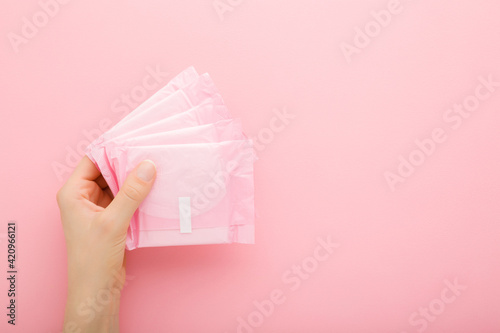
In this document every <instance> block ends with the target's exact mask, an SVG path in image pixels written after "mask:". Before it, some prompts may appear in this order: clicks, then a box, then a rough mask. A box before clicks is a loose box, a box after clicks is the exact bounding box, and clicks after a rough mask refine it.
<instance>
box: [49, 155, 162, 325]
mask: <svg viewBox="0 0 500 333" xmlns="http://www.w3.org/2000/svg"><path fill="white" fill-rule="evenodd" d="M155 178H156V168H155V165H154V163H153V162H151V161H143V162H142V163H140V164H139V165H138V166H137V167H136V168H135V169H134V170H132V171H131V172H130V174H129V175H128V177H127V179H126V180H125V182H124V184H123V186H122V187H121V188H120V191H119V192H118V194H117V195H116V197H115V198H114V199H113V195H112V193H111V191H110V189H109V188H108V187H107V184H106V181H105V180H104V178H103V177H102V175H101V173H100V171H99V170H98V169H97V168H96V166H95V165H94V163H92V161H91V160H90V159H89V158H88V157H87V156H85V157H83V159H82V160H81V161H80V163H79V164H78V166H77V167H76V168H75V170H74V171H73V174H72V175H71V176H70V177H69V179H68V180H67V182H66V183H65V184H64V186H63V187H62V188H61V189H60V190H59V192H58V193H57V203H58V205H59V209H60V212H61V220H62V224H63V229H64V236H65V238H66V249H67V256H68V297H67V302H66V311H65V324H64V329H65V332H67V331H70V330H71V329H74V328H71V327H77V328H78V329H80V330H78V332H97V331H99V332H118V312H119V302H120V295H121V289H122V287H123V284H124V282H125V240H126V236H127V229H128V226H129V223H130V219H131V218H132V216H133V214H134V212H135V211H136V209H137V207H139V205H140V204H141V202H142V201H143V200H144V199H145V198H146V196H147V195H148V194H149V192H150V190H151V187H152V186H153V183H154V180H155ZM103 291H108V294H110V295H113V299H112V300H110V301H109V302H101V303H106V304H98V302H97V303H96V300H97V297H98V293H100V292H101V293H102V292H103ZM109 292H112V293H109ZM91 309H93V310H91Z"/></svg>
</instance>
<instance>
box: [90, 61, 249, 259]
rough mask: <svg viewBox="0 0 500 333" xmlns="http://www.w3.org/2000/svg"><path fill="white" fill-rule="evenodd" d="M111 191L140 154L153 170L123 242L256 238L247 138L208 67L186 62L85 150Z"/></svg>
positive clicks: (181, 242)
mask: <svg viewBox="0 0 500 333" xmlns="http://www.w3.org/2000/svg"><path fill="white" fill-rule="evenodd" d="M86 154H87V156H88V157H89V158H90V159H91V160H92V161H93V162H94V163H95V165H96V166H97V167H98V168H99V170H100V171H101V173H102V175H103V177H104V179H105V180H106V182H107V184H108V186H109V188H110V189H111V192H112V193H113V194H114V195H116V194H117V193H118V191H119V189H120V186H121V185H122V184H123V183H124V181H125V178H126V177H127V175H128V173H129V172H130V171H132V170H133V169H134V168H135V167H136V166H137V165H138V164H139V163H140V162H141V161H143V160H146V159H149V160H152V161H153V162H154V163H155V165H156V169H157V176H156V181H155V183H154V185H153V188H152V190H151V192H150V194H149V195H148V197H147V198H146V199H145V200H144V202H143V203H142V204H141V205H140V206H139V208H138V209H137V211H136V212H135V214H134V216H133V217H132V220H131V222H130V227H129V229H128V232H127V241H126V248H127V249H128V250H133V249H135V248H139V247H153V246H171V245H195V244H221V243H247V244H253V243H254V233H255V231H254V188H253V163H254V161H255V159H256V156H255V154H254V149H253V143H252V140H250V139H249V138H248V137H247V136H246V135H245V134H244V133H243V130H242V126H241V122H240V120H239V119H233V118H232V117H231V115H230V113H229V111H228V109H227V107H226V106H225V105H224V101H223V99H222V96H221V95H220V94H219V92H218V90H217V88H216V87H215V85H214V83H213V81H212V79H211V78H210V76H209V75H208V74H202V75H198V73H197V72H196V70H195V69H194V68H193V67H189V68H187V69H186V70H184V71H183V72H181V73H180V74H179V75H177V76H176V77H174V78H173V79H172V80H171V81H170V82H169V83H168V84H167V85H165V86H164V87H163V88H161V89H160V90H159V91H158V92H156V93H155V94H154V95H153V96H151V97H150V98H149V99H148V100H146V101H145V102H144V103H142V104H141V105H140V106H138V107H137V108H136V109H135V110H133V111H132V112H131V113H129V114H128V115H127V116H126V117H124V118H123V119H122V120H121V121H120V122H118V123H117V124H116V125H115V126H114V127H113V128H111V129H110V130H109V131H107V132H106V133H104V134H103V135H101V136H100V137H99V138H97V139H96V140H95V141H94V142H92V143H91V144H90V145H89V147H88V148H87V151H86Z"/></svg>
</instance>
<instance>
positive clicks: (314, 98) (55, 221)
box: [0, 0, 500, 333]
mask: <svg viewBox="0 0 500 333" xmlns="http://www.w3.org/2000/svg"><path fill="white" fill-rule="evenodd" d="M224 3H227V2H226V1H224ZM387 4H388V1H379V0H376V1H342V2H337V1H312V2H311V1H279V0H276V1H265V2H264V1H263V2H255V1H254V2H252V1H244V2H241V4H240V5H237V6H236V7H234V8H233V10H232V11H227V12H225V13H224V14H223V18H224V20H223V21H221V20H220V19H219V16H218V15H217V12H216V10H215V9H214V7H213V1H201V0H193V1H177V2H174V1H170V2H165V1H150V2H145V1H138V0H131V1H126V2H116V1H112V2H102V1H101V2H98V1H93V0H90V1H71V2H69V3H68V4H66V5H61V6H60V9H59V12H58V13H57V14H56V15H55V16H54V17H52V18H50V20H49V22H48V24H47V25H46V26H44V27H42V28H40V29H39V31H38V33H37V34H36V35H35V36H34V37H33V38H30V39H29V41H28V42H27V43H26V44H23V45H20V47H19V52H18V53H15V52H14V51H13V49H12V47H11V44H10V42H9V40H8V38H6V37H5V38H4V39H3V44H2V48H3V49H2V52H1V55H0V57H1V58H0V70H1V73H2V75H1V76H0V88H1V92H2V93H1V94H2V95H1V96H2V99H1V102H0V103H1V106H2V107H1V112H2V121H1V122H0V133H1V135H2V137H1V138H2V140H0V145H1V147H0V154H1V155H0V156H1V160H2V166H1V171H2V172H1V177H2V178H1V181H2V183H3V184H4V186H5V188H4V190H3V191H1V194H0V201H1V202H2V206H1V207H2V209H1V210H0V212H1V218H0V228H1V229H0V233H2V232H4V231H5V230H6V223H7V221H8V220H9V219H12V220H16V221H17V222H18V225H19V229H18V230H19V235H18V236H19V239H18V245H19V247H18V251H19V252H18V254H19V256H18V263H19V284H18V288H19V294H18V322H17V325H16V327H12V326H11V325H8V324H7V323H6V318H5V317H6V316H5V315H4V316H3V317H4V319H3V320H2V321H1V322H0V331H2V332H60V330H61V325H62V318H63V312H64V302H65V297H66V255H65V244H64V236H63V232H62V229H61V223H60V218H59V212H58V208H57V204H56V201H55V193H56V191H57V190H58V188H59V187H60V186H61V185H62V184H63V180H64V179H65V178H67V176H68V173H67V172H64V170H62V169H61V171H60V172H59V173H60V177H58V176H57V175H56V173H55V172H54V170H53V166H54V163H60V164H61V165H64V166H66V167H67V168H68V169H71V168H72V167H73V164H74V163H75V161H76V159H77V158H76V157H75V155H76V156H81V155H82V154H83V149H84V148H85V146H86V145H87V144H88V141H90V140H91V139H92V138H95V137H96V136H97V135H98V134H99V132H102V131H103V129H105V128H109V127H110V126H111V125H112V124H114V123H116V122H118V121H119V119H121V118H122V117H123V116H125V115H126V114H128V112H130V111H131V110H132V109H133V108H134V107H135V106H137V105H138V104H139V102H141V101H142V100H144V99H145V98H146V97H147V96H150V95H151V94H153V93H154V91H156V89H158V88H160V87H161V86H162V85H163V84H165V83H166V82H168V80H170V79H171V78H172V77H173V76H174V75H175V74H176V73H179V72H180V71H181V70H183V69H184V68H186V67H187V66H189V65H194V66H195V68H196V69H197V71H198V72H199V73H204V72H208V73H210V75H211V77H212V78H213V79H214V81H215V82H217V88H218V89H219V91H220V93H221V95H222V96H224V102H225V104H226V105H227V106H228V108H229V110H230V111H231V113H232V115H233V116H234V117H238V118H242V124H243V127H244V130H245V133H248V134H250V135H252V136H257V138H259V137H260V139H258V141H259V142H258V143H259V147H260V148H259V150H258V155H259V160H258V161H257V162H256V164H255V176H256V177H255V178H256V179H255V199H256V210H257V219H256V221H255V223H256V239H255V240H256V244H255V245H251V246H247V245H227V246H226V245H201V246H190V247H182V246H180V247H168V248H148V249H138V250H136V251H132V252H130V253H128V257H127V273H128V274H129V277H130V278H129V280H128V282H127V285H126V286H125V287H124V291H123V296H122V304H121V318H120V326H121V327H120V328H121V331H122V332H165V331H168V332H237V328H238V325H239V320H240V319H239V318H241V320H244V321H245V322H246V323H248V318H249V316H250V318H254V317H255V318H257V319H258V318H260V317H258V315H255V313H257V312H256V311H258V310H257V308H258V306H256V305H255V303H254V301H257V302H258V303H259V304H262V302H263V301H265V300H269V299H270V295H271V293H272V292H273V291H276V290H281V291H282V292H283V297H282V298H281V299H283V298H284V301H283V302H282V303H281V304H278V305H276V306H275V307H274V309H273V311H272V313H271V314H270V315H269V316H264V315H261V316H262V318H263V319H262V323H259V324H260V325H257V326H258V327H255V328H253V330H254V331H255V332H320V333H322V332H396V333H400V332H407V333H411V332H417V328H418V327H420V326H412V325H411V324H410V322H409V318H410V316H412V314H413V313H415V312H418V311H419V308H421V307H422V308H423V307H429V304H434V305H435V306H439V304H440V303H439V302H438V301H437V300H438V299H440V297H441V295H442V291H443V290H444V288H446V287H447V284H446V282H445V281H446V280H448V281H454V279H455V278H456V279H458V281H459V283H460V284H462V285H465V286H466V287H467V289H465V290H464V291H463V292H461V294H460V295H459V296H457V297H456V299H455V300H454V301H453V302H451V303H449V304H448V303H446V305H445V307H444V309H443V311H442V312H440V313H439V315H437V316H435V319H434V321H432V322H428V326H427V327H426V330H425V332H430V333H432V332H458V333H469V332H481V333H483V332H484V333H490V332H498V331H499V330H500V317H499V316H498V300H499V298H500V288H499V287H498V281H499V279H500V267H499V265H498V258H499V256H500V242H499V241H498V235H499V234H500V224H499V223H498V221H499V217H500V206H499V204H498V200H499V197H500V173H499V170H500V157H499V155H498V147H499V144H500V135H499V131H498V124H499V121H500V113H499V112H498V111H499V109H500V90H499V89H497V90H496V91H495V92H494V93H492V94H491V97H489V98H488V99H486V100H484V101H481V103H480V106H479V107H478V109H477V110H476V111H474V112H473V113H471V114H470V116H469V117H468V118H463V123H462V125H461V126H460V127H459V128H457V129H456V130H454V129H452V128H451V127H450V124H449V123H446V122H444V120H443V114H444V113H445V112H446V111H447V109H449V108H452V107H453V104H454V103H461V102H462V101H464V99H465V98H466V97H467V96H469V95H471V94H474V90H475V89H476V87H477V85H478V84H479V80H478V77H479V76H483V77H487V76H488V75H489V74H491V75H492V76H493V77H494V78H495V79H496V80H497V81H500V70H499V69H498V59H499V58H500V44H499V43H498V42H497V41H498V36H499V35H500V20H498V13H499V11H500V3H499V2H495V1H486V0H480V1H474V2H472V1H465V0H460V1H451V0H446V1H439V2H428V1H401V6H402V9H403V10H402V12H401V13H400V14H397V15H394V16H393V17H392V20H391V22H390V24H389V25H388V26H387V27H384V28H383V29H381V31H380V32H379V33H378V34H377V36H375V37H373V38H371V39H370V40H371V41H370V43H369V45H368V46H366V47H365V48H363V49H361V50H360V52H359V53H356V54H354V55H353V56H352V61H351V62H350V63H347V61H346V59H345V57H344V56H343V54H342V52H341V50H340V44H341V43H342V42H349V43H352V41H353V39H354V36H355V30H354V28H355V27H361V28H363V27H364V26H365V24H366V23H367V22H370V21H371V20H372V19H373V17H372V16H371V14H370V12H371V11H380V10H382V9H384V8H387ZM5 5H6V6H5V7H6V8H8V10H4V11H2V13H1V14H0V15H1V20H0V31H1V32H2V33H3V36H7V34H8V33H9V32H14V33H17V34H19V33H20V31H21V26H22V24H23V17H27V18H30V19H31V17H32V16H33V14H34V13H36V12H37V11H39V10H40V5H39V4H38V1H35V0H28V1H23V2H10V3H8V4H7V3H5ZM156 67H158V68H156ZM155 71H156V75H153V74H154V73H155ZM158 72H168V74H162V73H158ZM151 73H153V74H151ZM148 75H149V79H147V82H148V83H149V84H150V85H153V83H157V84H156V88H155V89H147V90H146V94H145V95H147V96H144V99H141V98H139V97H142V95H141V92H142V90H141V89H139V88H137V87H139V86H143V84H144V80H145V78H147V77H148ZM132 95H133V96H135V97H137V98H136V99H134V98H132V97H131V96H132ZM126 96H128V102H124V100H125V99H124V98H126ZM284 110H287V112H288V113H290V114H293V115H295V118H293V117H292V116H289V117H288V118H287V117H286V116H284V114H286V113H285V111H284ZM277 113H279V114H280V117H278V116H277ZM292 118H293V119H292ZM273 119H274V120H273ZM271 127H273V128H275V129H278V128H279V130H278V131H274V132H273V134H272V136H269V129H270V128H271ZM437 127H438V128H442V129H443V130H444V131H445V134H446V135H447V140H446V141H445V142H444V143H442V144H439V145H437V146H436V149H435V151H434V153H433V154H432V156H429V157H428V158H427V159H426V160H425V162H424V163H423V164H422V165H421V166H419V167H418V168H416V171H415V172H414V174H413V175H411V176H410V177H408V179H407V180H406V181H405V182H404V183H402V184H398V186H397V187H396V190H395V191H394V192H392V191H391V190H390V188H389V187H388V185H387V183H386V181H385V179H384V173H385V172H386V171H392V172H394V171H395V170H396V168H397V165H398V156H399V155H402V156H404V157H406V158H407V157H408V156H409V154H410V153H411V152H412V151H413V150H414V149H415V148H416V145H415V143H414V141H415V140H417V139H418V140H423V139H425V138H429V137H430V136H431V134H432V130H433V129H434V128H437ZM266 128H267V129H268V130H265V129H266ZM266 135H268V136H266ZM270 138H272V139H270ZM265 142H267V143H265ZM59 178H62V180H60V179H59ZM328 235H330V236H331V238H332V240H334V241H336V242H338V243H339V244H340V246H339V247H338V248H336V249H335V250H334V251H333V253H332V254H331V255H330V256H329V257H328V259H327V260H325V261H321V262H318V265H317V267H315V269H312V268H311V267H313V266H308V267H309V269H310V270H311V272H310V273H307V278H304V279H302V278H299V280H293V281H295V282H290V279H291V278H292V277H297V275H296V274H294V273H293V266H294V265H302V264H303V263H306V266H307V265H310V264H311V263H312V262H313V261H312V259H310V258H313V257H314V252H315V249H316V248H317V246H318V244H320V243H319V242H318V240H317V237H320V238H322V239H323V238H325V237H326V236H328ZM2 236H3V235H2V234H0V241H1V244H0V249H2V250H0V255H2V256H4V258H5V256H6V250H5V246H4V245H5V238H4V237H2ZM322 254H323V255H324V254H325V252H322ZM6 264H7V262H6V259H4V260H3V262H2V264H1V265H0V266H1V270H2V271H3V272H5V271H6V270H7V267H6ZM313 268H314V267H313ZM297 281H300V282H297ZM292 287H296V288H295V289H292ZM7 289H8V285H7V280H6V279H2V282H0V291H2V293H1V294H2V296H1V297H0V302H1V304H4V305H5V304H6V302H7V297H6V291H7ZM447 295H448V297H450V295H451V294H447ZM5 306H6V305H5ZM252 314H253V317H252ZM255 318H254V320H256V319H255ZM419 318H420V317H419Z"/></svg>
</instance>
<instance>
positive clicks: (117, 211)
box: [105, 160, 156, 228]
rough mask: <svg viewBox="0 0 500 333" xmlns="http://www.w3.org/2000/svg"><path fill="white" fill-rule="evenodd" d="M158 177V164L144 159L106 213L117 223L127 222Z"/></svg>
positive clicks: (130, 174)
mask: <svg viewBox="0 0 500 333" xmlns="http://www.w3.org/2000/svg"><path fill="white" fill-rule="evenodd" d="M155 178H156V166H155V164H154V163H153V161H150V160H145V161H142V162H141V163H140V164H139V165H138V166H137V167H136V168H135V169H134V170H132V171H131V172H130V173H129V175H128V176H127V179H125V182H124V183H123V185H122V187H121V188H120V191H118V193H117V194H116V196H115V198H114V199H113V201H111V203H110V204H109V205H108V207H107V208H106V210H105V211H106V214H109V217H110V218H111V219H112V220H114V221H116V223H120V224H126V227H127V228H128V223H129V222H130V219H131V218H132V216H133V215H134V213H135V211H136V210H137V207H139V205H140V204H141V202H142V201H143V200H144V199H145V198H146V196H147V195H148V194H149V192H150V191H151V188H152V187H153V183H154V180H155Z"/></svg>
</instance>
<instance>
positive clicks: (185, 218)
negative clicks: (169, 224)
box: [179, 197, 191, 234]
mask: <svg viewBox="0 0 500 333" xmlns="http://www.w3.org/2000/svg"><path fill="white" fill-rule="evenodd" d="M179 221H180V227H181V234H189V233H191V198H190V197H179Z"/></svg>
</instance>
